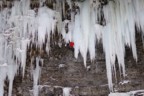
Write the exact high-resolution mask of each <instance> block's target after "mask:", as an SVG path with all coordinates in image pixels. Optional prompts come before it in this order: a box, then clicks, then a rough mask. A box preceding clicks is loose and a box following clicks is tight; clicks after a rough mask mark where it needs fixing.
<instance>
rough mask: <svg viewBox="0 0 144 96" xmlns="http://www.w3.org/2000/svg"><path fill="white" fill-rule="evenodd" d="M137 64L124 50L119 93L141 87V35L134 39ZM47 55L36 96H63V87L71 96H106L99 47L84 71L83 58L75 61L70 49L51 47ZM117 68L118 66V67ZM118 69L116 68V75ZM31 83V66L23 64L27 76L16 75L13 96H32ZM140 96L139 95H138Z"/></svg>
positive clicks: (143, 73)
mask: <svg viewBox="0 0 144 96" xmlns="http://www.w3.org/2000/svg"><path fill="white" fill-rule="evenodd" d="M136 43H137V50H138V61H137V63H136V62H135V60H133V56H132V53H131V50H130V49H129V48H126V58H125V62H126V74H127V76H126V77H125V78H120V76H119V74H118V75H117V82H116V81H115V82H114V88H115V90H117V91H118V92H128V91H132V90H140V89H143V88H144V83H143V81H144V71H143V69H144V64H143V62H144V59H143V58H144V54H143V46H142V41H141V35H140V34H137V36H136ZM52 47H53V48H52V50H51V51H50V55H49V56H47V55H45V56H44V64H43V66H42V67H41V69H42V70H41V76H40V80H39V96H63V88H71V92H70V94H72V96H108V94H109V89H108V83H107V76H106V65H105V59H104V53H103V50H102V49H103V48H102V47H101V44H99V47H97V57H96V58H97V59H96V60H95V61H94V62H93V63H91V62H90V59H89V58H88V61H87V64H88V68H87V69H86V68H85V67H84V65H83V59H82V57H81V56H80V55H79V58H78V59H75V58H74V53H73V49H71V48H69V47H66V46H62V47H59V46H58V45H53V46H52ZM117 68H118V66H117ZM118 71H119V70H118V69H117V72H118ZM7 85H8V84H7V82H5V96H7V88H8V86H7ZM32 89H33V80H32V77H31V72H30V64H29V63H27V65H26V74H25V77H24V78H23V79H22V76H21V74H17V76H16V77H15V80H14V84H13V95H12V96H33V91H32ZM140 96H141V95H140Z"/></svg>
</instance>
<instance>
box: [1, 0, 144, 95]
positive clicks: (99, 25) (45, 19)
mask: <svg viewBox="0 0 144 96" xmlns="http://www.w3.org/2000/svg"><path fill="white" fill-rule="evenodd" d="M39 1H40V2H39V3H40V7H39V8H36V9H33V10H32V9H31V8H30V0H20V1H14V2H13V3H12V4H13V6H12V8H1V11H0V24H1V26H0V96H3V93H4V89H3V87H4V81H5V79H6V77H8V81H9V96H11V94H12V86H13V80H14V77H15V75H16V73H17V71H18V70H22V76H23V78H24V74H25V67H26V59H27V52H28V50H27V49H28V48H31V49H32V48H33V46H34V47H35V49H36V50H39V54H33V55H34V56H32V53H31V55H30V56H32V57H31V58H32V59H36V62H35V64H34V65H36V67H34V68H33V69H32V70H33V72H32V75H33V79H34V93H37V94H35V96H38V80H39V78H40V70H41V68H40V65H39V64H38V62H39V61H41V60H42V58H41V54H42V49H43V47H44V46H43V44H45V49H46V51H47V53H49V50H50V42H51V41H50V36H51V34H54V32H55V29H56V28H57V30H58V33H60V34H62V36H63V39H64V40H65V43H69V42H74V56H75V58H78V56H79V54H81V55H82V57H83V60H84V66H85V67H87V65H86V60H87V54H88V53H89V54H90V59H91V61H93V60H94V59H95V56H96V43H97V42H99V41H101V40H102V44H103V49H104V52H105V59H106V68H107V78H108V84H109V89H110V91H113V81H112V80H113V76H115V75H116V71H115V66H116V65H115V61H116V58H117V60H118V64H119V65H118V66H119V71H120V75H121V74H122V75H123V76H125V61H124V57H125V46H128V47H130V48H131V49H132V53H133V57H134V58H135V60H136V61H137V51H136V44H135V34H136V32H135V26H136V27H137V28H138V29H139V30H142V34H143V35H144V23H143V22H144V19H143V14H144V12H143V10H144V7H143V5H144V0H109V1H108V3H107V4H105V5H103V4H102V3H101V2H100V1H99V0H82V2H78V0H76V1H75V2H73V1H72V0H66V1H65V0H56V2H55V3H54V4H53V6H54V8H53V10H52V9H50V8H49V7H46V6H43V3H44V2H45V0H39ZM48 1H49V2H52V0H48ZM66 2H67V4H68V5H69V8H70V10H71V11H70V13H69V14H70V18H71V19H67V18H66V16H65V15H66V14H67V12H66V11H65V10H66V9H65V3H66ZM73 3H75V4H74V5H75V7H76V9H72V8H73ZM0 6H2V2H1V1H0ZM63 18H64V20H63ZM32 51H33V49H32ZM32 65H33V63H32Z"/></svg>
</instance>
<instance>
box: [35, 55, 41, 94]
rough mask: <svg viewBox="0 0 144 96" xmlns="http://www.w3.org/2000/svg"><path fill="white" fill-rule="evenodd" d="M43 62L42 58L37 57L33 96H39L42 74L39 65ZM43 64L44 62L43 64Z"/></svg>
mask: <svg viewBox="0 0 144 96" xmlns="http://www.w3.org/2000/svg"><path fill="white" fill-rule="evenodd" d="M41 61H42V59H41V58H39V57H36V64H34V65H36V68H35V69H34V70H33V80H34V81H33V94H34V96H38V94H39V85H38V81H39V79H40V74H41V68H40V66H39V63H40V62H41ZM41 63H42V62H41Z"/></svg>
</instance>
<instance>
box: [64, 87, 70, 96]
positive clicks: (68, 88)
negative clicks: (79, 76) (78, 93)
mask: <svg viewBox="0 0 144 96" xmlns="http://www.w3.org/2000/svg"><path fill="white" fill-rule="evenodd" d="M70 91H71V88H70V87H64V88H63V96H71V95H70Z"/></svg>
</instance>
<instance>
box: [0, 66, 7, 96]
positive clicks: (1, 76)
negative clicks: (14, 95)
mask: <svg viewBox="0 0 144 96" xmlns="http://www.w3.org/2000/svg"><path fill="white" fill-rule="evenodd" d="M7 70H8V69H7V66H5V67H3V66H0V96H3V95H4V81H5V79H6V76H7Z"/></svg>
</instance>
